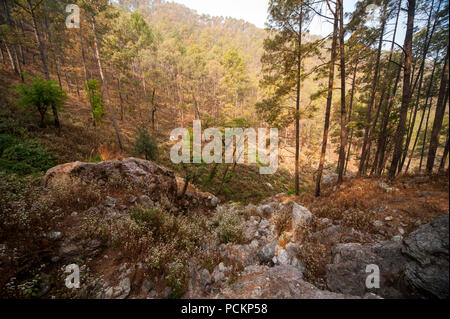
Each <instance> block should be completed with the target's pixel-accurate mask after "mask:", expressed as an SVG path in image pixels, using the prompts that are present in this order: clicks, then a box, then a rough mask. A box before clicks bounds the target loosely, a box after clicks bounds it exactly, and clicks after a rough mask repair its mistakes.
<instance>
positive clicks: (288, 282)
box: [216, 265, 349, 299]
mask: <svg viewBox="0 0 450 319" xmlns="http://www.w3.org/2000/svg"><path fill="white" fill-rule="evenodd" d="M216 298H219V299H345V298H349V296H345V295H342V294H338V293H332V292H329V291H323V290H319V289H318V288H317V287H315V286H313V285H312V284H310V283H307V282H306V281H304V280H303V275H302V273H301V272H300V271H299V270H298V269H297V268H295V267H293V266H288V265H282V266H276V267H273V268H269V267H267V266H251V267H247V268H246V269H245V271H244V274H243V276H242V278H241V279H240V280H239V281H238V282H236V283H235V284H233V285H231V286H228V287H226V288H224V289H223V290H222V291H221V292H220V293H219V294H218V295H217V296H216Z"/></svg>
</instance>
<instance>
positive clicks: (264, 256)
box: [257, 241, 277, 264]
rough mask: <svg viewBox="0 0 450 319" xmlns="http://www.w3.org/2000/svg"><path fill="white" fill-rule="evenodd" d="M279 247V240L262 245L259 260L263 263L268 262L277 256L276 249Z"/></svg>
mask: <svg viewBox="0 0 450 319" xmlns="http://www.w3.org/2000/svg"><path fill="white" fill-rule="evenodd" d="M276 247H277V242H276V241H274V242H272V243H269V244H267V245H265V246H264V247H262V248H261V249H260V250H259V251H258V252H257V255H258V260H259V262H260V263H261V264H268V263H270V262H271V261H272V259H273V258H274V256H275V249H276Z"/></svg>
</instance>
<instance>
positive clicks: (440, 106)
mask: <svg viewBox="0 0 450 319" xmlns="http://www.w3.org/2000/svg"><path fill="white" fill-rule="evenodd" d="M448 76H449V66H448V49H447V55H446V56H445V64H444V69H443V71H442V79H441V88H440V90H439V98H438V102H437V105H436V115H435V117H434V125H433V131H432V132H431V140H430V149H429V151H428V160H427V174H432V173H433V168H434V162H435V159H436V152H437V148H438V146H439V135H440V133H441V128H442V121H443V119H444V114H445V107H446V103H447V98H448Z"/></svg>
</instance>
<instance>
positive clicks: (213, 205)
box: [211, 196, 219, 207]
mask: <svg viewBox="0 0 450 319" xmlns="http://www.w3.org/2000/svg"><path fill="white" fill-rule="evenodd" d="M217 205H219V199H218V198H217V197H216V196H213V197H212V198H211V206H212V207H217Z"/></svg>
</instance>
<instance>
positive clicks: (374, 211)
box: [372, 206, 388, 214]
mask: <svg viewBox="0 0 450 319" xmlns="http://www.w3.org/2000/svg"><path fill="white" fill-rule="evenodd" d="M387 209H388V207H387V206H381V207H378V208H377V209H375V210H373V211H372V213H373V214H379V213H382V212H384V211H385V210H387Z"/></svg>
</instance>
